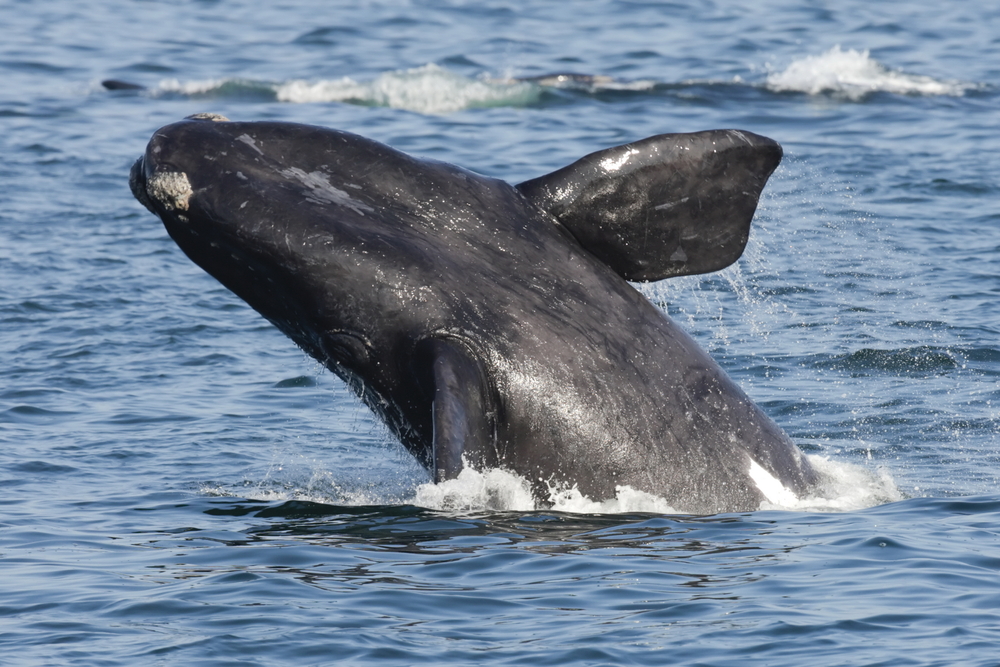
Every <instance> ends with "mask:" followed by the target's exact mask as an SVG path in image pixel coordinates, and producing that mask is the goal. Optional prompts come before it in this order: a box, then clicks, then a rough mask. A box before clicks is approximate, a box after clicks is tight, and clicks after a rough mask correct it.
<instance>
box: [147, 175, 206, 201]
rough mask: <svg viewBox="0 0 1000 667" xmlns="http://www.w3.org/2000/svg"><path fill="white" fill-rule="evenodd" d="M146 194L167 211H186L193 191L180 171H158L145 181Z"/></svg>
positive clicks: (185, 176)
mask: <svg viewBox="0 0 1000 667" xmlns="http://www.w3.org/2000/svg"><path fill="white" fill-rule="evenodd" d="M146 193H147V194H148V195H149V196H150V197H152V198H153V199H155V200H156V201H158V202H160V203H161V204H163V206H164V207H165V208H166V209H167V210H168V211H186V210H187V208H188V200H189V199H190V198H191V195H192V194H194V191H193V190H192V189H191V182H190V181H188V177H187V174H185V173H184V172H182V171H158V172H156V173H154V174H153V175H152V176H150V177H149V179H148V180H147V181H146Z"/></svg>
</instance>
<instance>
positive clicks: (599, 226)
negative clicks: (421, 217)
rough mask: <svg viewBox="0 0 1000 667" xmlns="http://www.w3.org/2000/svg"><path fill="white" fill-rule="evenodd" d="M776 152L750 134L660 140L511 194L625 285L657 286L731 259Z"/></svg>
mask: <svg viewBox="0 0 1000 667" xmlns="http://www.w3.org/2000/svg"><path fill="white" fill-rule="evenodd" d="M781 154H782V153H781V146H780V145H778V143H777V142H775V141H773V140H771V139H768V138H767V137H762V136H760V135H756V134H753V133H752V132H743V131H739V130H711V131H708V132H695V133H692V134H661V135H657V136H655V137H650V138H648V139H643V140H642V141H637V142H635V143H632V144H625V145H624V146H616V147H614V148H609V149H607V150H603V151H598V152H597V153H591V154H590V155H588V156H586V157H584V158H581V159H580V160H577V161H576V162H574V163H573V164H571V165H569V166H568V167H564V168H562V169H560V170H558V171H554V172H552V173H551V174H548V175H546V176H542V177H540V178H535V179H532V180H530V181H525V182H524V183H521V184H519V185H518V186H517V188H518V189H519V190H520V191H521V193H522V194H523V195H524V196H525V197H527V198H528V199H529V200H530V201H531V202H533V203H534V204H536V205H537V206H539V207H541V208H542V209H543V210H545V211H548V212H549V213H550V214H552V215H553V216H554V217H555V218H556V219H557V220H559V222H561V223H562V224H563V226H565V227H566V228H567V229H568V230H569V231H570V232H571V233H572V234H573V236H575V237H576V239H577V240H578V241H579V242H580V244H581V245H582V246H583V247H584V248H586V249H587V250H589V251H590V252H592V253H593V254H594V255H596V256H597V257H598V258H599V259H601V260H602V261H604V262H606V263H607V264H608V265H609V266H610V267H611V268H612V269H614V270H615V271H616V272H617V273H618V274H619V275H621V276H622V277H623V278H625V279H626V280H638V281H647V280H661V279H663V278H669V277H671V276H682V275H691V274H695V273H708V272H710V271H718V270H719V269H722V268H725V267H727V266H729V265H730V264H732V263H733V262H735V261H736V260H737V259H739V257H740V255H742V254H743V249H744V248H745V247H746V243H747V239H748V238H749V235H750V221H751V219H752V218H753V214H754V211H755V210H756V209H757V200H758V198H759V197H760V193H761V191H762V190H763V189H764V184H765V183H767V179H768V177H770V175H771V173H772V172H773V171H774V170H775V169H776V168H777V166H778V163H779V162H780V161H781Z"/></svg>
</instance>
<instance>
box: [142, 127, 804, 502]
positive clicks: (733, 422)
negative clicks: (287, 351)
mask: <svg viewBox="0 0 1000 667" xmlns="http://www.w3.org/2000/svg"><path fill="white" fill-rule="evenodd" d="M780 158H781V149H780V147H779V146H778V145H777V144H776V143H775V142H773V141H771V140H769V139H766V138H764V137H759V136H757V135H753V134H751V133H746V132H738V131H734V130H722V131H712V132H704V133H696V134H682V135H660V136H657V137H652V138H650V139H646V140H643V141H640V142H636V143H634V144H628V145H625V146H619V147H616V148H611V149H608V150H606V151H601V152H598V153H595V154H593V155H590V156H587V157H585V158H583V159H581V160H580V161H578V162H577V163H575V164H574V165H570V166H569V167H566V168H564V169H561V170H559V171H557V172H554V173H552V174H549V175H548V176H543V177H541V178H539V179H535V180H532V181H528V182H526V183H522V184H520V185H519V186H516V187H515V186H511V185H508V184H507V183H505V182H502V181H499V180H495V179H492V178H487V177H484V176H480V175H478V174H474V173H472V172H469V171H466V170H463V169H461V168H458V167H455V166H452V165H448V164H444V163H440V162H434V161H425V160H418V159H415V158H412V157H410V156H408V155H405V154H403V153H400V152H398V151H395V150H393V149H391V148H389V147H387V146H384V145H382V144H379V143H377V142H374V141H371V140H368V139H365V138H363V137H359V136H357V135H353V134H349V133H346V132H339V131H335V130H329V129H324V128H318V127H312V126H305V125H296V124H289V123H277V122H258V123H239V122H228V121H225V120H224V119H221V117H216V116H210V115H206V116H202V117H194V118H192V119H188V120H185V121H182V122H179V123H175V124H173V125H169V126H167V127H164V128H162V129H160V130H158V131H157V132H156V133H155V134H154V136H153V138H152V139H151V141H150V143H149V145H148V147H147V149H146V152H145V155H144V157H143V158H141V159H140V161H138V162H137V163H136V166H135V167H134V168H133V172H132V177H131V184H132V188H133V192H135V194H136V196H137V198H138V199H139V200H140V201H142V202H143V203H144V204H145V205H146V206H147V207H148V208H149V209H150V210H152V211H153V212H154V213H156V214H157V215H158V216H159V217H160V218H161V219H162V220H163V222H164V224H165V226H166V228H167V230H168V232H169V233H170V235H171V236H172V237H173V238H174V240H175V241H176V242H177V243H178V245H179V246H180V247H181V248H182V249H183V250H184V252H185V253H186V254H187V255H188V256H189V257H190V258H191V259H192V260H193V261H195V262H196V263H197V264H198V265H200V266H201V267H202V268H204V269H205V270H206V271H208V272H209V273H210V274H212V275H213V276H215V277H216V278H217V279H218V280H219V281H221V282H222V283H223V284H224V285H225V286H226V287H228V288H229V289H230V290H232V291H233V292H235V293H236V294H237V295H238V296H240V297H241V298H242V299H244V300H245V301H246V302H247V303H249V304H250V305H251V306H252V307H253V308H254V309H256V310H257V311H258V312H260V313H261V314H262V315H263V316H264V317H266V318H267V319H268V320H270V321H271V322H272V323H274V325H275V326H277V327H278V328H279V329H281V330H282V331H283V332H284V333H285V334H287V335H288V336H289V337H290V338H292V340H294V341H295V342H296V343H297V344H298V345H299V346H300V347H302V348H303V349H304V350H305V351H306V352H308V353H309V354H310V355H312V356H313V357H315V358H317V359H318V360H320V361H321V362H323V363H324V364H325V365H326V366H327V367H328V368H330V370H332V371H333V372H334V373H336V374H337V375H339V376H340V377H341V378H343V379H344V380H345V381H346V382H347V383H348V385H350V386H351V388H352V389H354V391H356V392H357V393H358V395H359V396H360V397H361V398H362V400H363V401H364V402H365V403H366V404H367V405H368V406H369V407H370V408H371V409H372V410H373V411H374V412H375V413H376V414H377V415H378V416H379V417H380V418H381V419H383V420H384V421H385V423H386V424H387V425H388V426H389V428H390V429H391V430H392V432H393V433H394V434H395V435H396V436H397V437H398V438H399V440H400V441H401V442H402V443H403V445H405V446H406V448H407V449H408V450H409V451H410V452H411V453H413V455H414V456H416V458H417V459H418V460H420V461H421V462H422V463H423V464H424V465H426V466H427V467H428V468H429V469H430V470H431V471H432V472H433V474H434V476H435V479H436V480H438V481H441V480H445V479H449V478H453V477H455V476H457V475H458V473H459V471H460V470H461V469H462V468H463V466H472V467H474V468H477V469H485V468H491V467H504V468H507V469H510V470H512V471H514V472H516V473H518V474H519V475H521V476H523V477H524V478H525V479H527V480H529V481H530V482H531V483H532V484H533V485H534V487H535V492H536V494H537V495H538V496H539V497H541V498H544V497H546V495H547V492H548V488H549V487H550V486H557V487H558V486H572V485H576V486H577V487H578V488H579V490H580V492H581V493H583V494H584V495H586V496H588V497H590V498H594V499H604V498H609V497H613V496H614V495H615V492H616V487H617V486H623V485H627V486H630V487H632V488H635V489H639V490H643V491H647V492H649V493H653V494H656V495H658V496H661V497H664V498H666V499H667V500H668V501H669V502H670V503H671V504H672V505H673V506H674V507H676V508H678V509H679V510H681V511H687V512H694V513H714V512H720V511H742V510H752V509H756V508H757V507H759V505H760V502H761V501H762V500H763V499H764V496H763V494H762V492H761V490H760V489H759V488H758V486H757V484H756V483H755V481H754V478H753V476H752V475H751V469H752V468H753V469H754V474H755V475H759V474H760V473H759V471H760V470H763V471H766V473H767V474H768V475H770V476H771V477H774V478H775V479H777V480H778V481H780V482H781V484H782V485H784V486H785V487H786V488H788V489H789V490H791V491H793V492H794V493H804V492H806V491H808V489H809V487H810V486H811V485H812V484H813V483H814V482H815V475H814V473H813V471H812V469H811V468H810V466H809V464H808V462H807V461H806V459H805V458H804V457H803V455H802V454H801V453H800V451H799V450H798V449H797V448H796V447H795V445H794V444H793V443H792V442H791V441H790V440H789V438H788V437H787V436H786V435H785V434H784V433H783V432H782V431H781V430H780V429H779V428H778V427H777V426H776V425H775V424H774V423H773V422H772V421H771V420H770V419H769V418H768V417H767V416H766V415H765V414H764V413H763V412H761V410H760V409H759V408H758V407H757V406H756V405H754V404H753V402H752V401H750V399H748V398H747V396H746V395H745V394H744V393H743V391H742V390H741V389H740V388H739V387H738V386H736V385H735V383H733V382H732V381H731V380H730V379H729V377H728V376H727V375H726V374H725V372H724V371H723V370H722V369H721V368H720V367H719V366H718V365H717V364H716V363H715V362H714V361H713V360H712V359H711V358H709V356H708V355H707V354H706V353H705V352H704V351H703V350H702V349H701V348H700V347H699V346H698V345H697V344H696V343H695V342H694V341H693V340H692V339H691V338H690V337H689V336H688V335H687V334H686V333H685V332H684V331H683V330H681V329H680V328H679V327H678V326H677V325H675V324H674V323H673V322H672V321H671V320H670V319H669V318H668V317H667V316H665V315H664V314H663V313H662V312H661V311H660V310H659V309H658V308H656V307H655V306H654V305H653V304H651V303H650V302H649V301H648V300H647V299H646V298H645V297H643V296H642V295H641V294H640V293H639V292H638V291H636V290H635V289H634V288H633V287H632V286H631V285H630V284H629V283H628V282H627V280H626V279H628V280H658V279H661V278H666V277H670V276H674V275H684V274H691V273H701V272H705V271H712V270H717V269H720V268H723V267H724V266H727V265H728V264H730V263H732V262H733V261H735V260H736V259H737V258H738V257H739V256H740V254H742V251H743V248H744V246H745V244H746V241H747V235H748V233H749V225H750V220H751V218H752V216H753V213H754V210H755V208H756V204H757V198H758V196H759V194H760V192H761V189H762V188H763V187H764V184H765V182H766V180H767V178H768V176H769V175H770V174H771V172H772V171H773V170H774V168H775V167H776V166H777V164H778V161H779V160H780Z"/></svg>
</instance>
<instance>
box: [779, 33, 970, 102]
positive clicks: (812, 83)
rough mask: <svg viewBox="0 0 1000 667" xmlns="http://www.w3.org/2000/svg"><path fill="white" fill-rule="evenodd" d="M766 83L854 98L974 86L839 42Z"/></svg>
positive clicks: (945, 92) (783, 88)
mask: <svg viewBox="0 0 1000 667" xmlns="http://www.w3.org/2000/svg"><path fill="white" fill-rule="evenodd" d="M765 85H766V87H767V88H768V89H770V90H772V91H775V92H786V91H794V92H802V93H808V94H810V95H819V94H822V93H827V94H834V95H841V96H844V97H847V98H849V99H852V100H858V99H861V98H862V97H864V96H866V95H868V94H871V93H875V92H885V93H896V94H900V95H954V96H961V95H963V94H964V93H965V92H966V91H967V90H969V89H970V88H973V87H974V86H973V85H972V84H968V83H962V82H958V81H941V80H938V79H934V78H932V77H929V76H921V75H916V74H907V73H905V72H900V71H896V70H891V69H889V68H888V67H886V66H885V65H883V64H882V63H880V62H878V61H877V60H875V59H873V58H872V57H871V56H870V55H869V53H868V50H867V49H865V50H863V51H856V50H854V49H848V50H846V51H844V50H842V49H841V48H840V46H839V45H838V46H835V47H833V48H832V49H830V50H829V51H827V52H826V53H823V54H821V55H818V56H806V57H805V58H801V59H798V60H795V61H794V62H792V64H790V65H789V66H788V67H787V68H785V70H784V71H781V72H774V73H771V74H769V75H768V77H767V81H766V83H765Z"/></svg>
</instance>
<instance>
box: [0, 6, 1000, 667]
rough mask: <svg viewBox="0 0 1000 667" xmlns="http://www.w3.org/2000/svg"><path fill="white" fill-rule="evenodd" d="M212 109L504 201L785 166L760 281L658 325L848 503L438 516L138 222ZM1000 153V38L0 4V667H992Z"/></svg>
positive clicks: (621, 501)
mask: <svg viewBox="0 0 1000 667" xmlns="http://www.w3.org/2000/svg"><path fill="white" fill-rule="evenodd" d="M559 74H563V75H565V74H574V75H587V76H585V77H580V76H562V77H560V76H555V75H559ZM105 79H117V80H121V81H126V82H130V83H134V84H137V85H140V86H142V87H143V88H142V89H125V90H107V89H105V88H104V87H103V86H102V85H101V82H102V80H105ZM204 111H209V112H215V113H221V114H224V115H226V116H228V117H229V118H232V119H234V120H259V119H277V120H286V121H297V122H304V123H312V124H317V125H324V126H329V127H334V128H339V129H343V130H349V131H352V132H356V133H359V134H362V135H365V136H368V137H371V138H374V139H377V140H379V141H383V142H385V143H388V144H390V145H391V146H393V147H395V148H398V149H401V150H404V151H407V152H409V153H411V154H414V155H417V156H422V157H430V158H435V159H440V160H445V161H448V162H453V163H456V164H459V165H462V166H464V167H467V168H470V169H473V170H475V171H478V172H480V173H483V174H487V175H490V176H495V177H499V178H503V179H506V180H508V181H510V182H519V181H521V180H524V179H527V178H532V177H535V176H539V175H542V174H545V173H548V172H550V171H552V170H554V169H557V168H559V167H562V166H564V165H566V164H568V163H570V162H572V161H574V160H576V159H577V158H579V157H581V156H583V155H584V154H587V153H590V152H592V151H595V150H598V149H601V148H606V147H609V146H612V145H616V144H620V143H624V142H628V141H633V140H637V139H641V138H644V137H646V136H649V135H653V134H659V133H664V132H686V131H696V130H703V129H712V128H741V129H746V130H751V131H753V132H757V133H759V134H763V135H766V136H769V137H772V138H774V139H776V140H778V141H779V142H781V144H782V145H783V146H784V149H785V159H784V161H783V163H782V166H781V167H780V168H779V169H778V171H777V172H776V173H775V175H774V177H773V178H772V180H771V182H770V183H769V185H768V187H767V188H766V190H765V194H764V197H763V199H762V201H761V205H760V208H759V210H758V213H757V217H756V220H755V225H754V229H753V233H752V237H751V241H750V245H749V247H748V249H747V252H746V254H745V255H744V257H743V258H742V259H741V260H740V262H739V263H738V264H737V265H735V266H733V267H731V268H729V269H726V270H725V271H723V272H721V273H717V274H712V275H707V276H698V277H689V278H683V279H676V280H668V281H663V282H661V283H656V284H650V285H643V286H641V287H640V289H642V290H643V291H644V292H645V293H646V294H647V295H648V296H649V297H650V298H651V299H652V300H654V301H655V302H656V303H657V304H659V305H660V306H661V307H662V308H664V309H665V310H666V311H667V312H668V313H669V314H670V315H671V316H672V317H674V318H675V319H676V320H677V321H678V322H679V323H681V324H682V325H683V326H684V327H685V328H686V329H687V330H688V331H690V332H691V333H692V334H693V335H694V336H695V337H696V338H697V339H698V340H699V341H700V342H701V344H702V345H703V346H704V347H705V348H706V349H707V350H709V352H710V353H711V354H712V355H713V356H714V357H715V358H716V359H718V360H719V361H720V363H721V364H722V365H723V366H724V367H725V368H726V369H727V370H728V372H729V373H730V374H731V375H732V376H733V377H734V379H735V380H736V381H737V382H738V383H740V384H741V385H742V386H743V387H744V388H745V389H746V391H747V392H748V393H749V394H750V395H751V396H752V397H753V398H754V399H755V400H756V401H757V402H758V403H759V404H760V405H761V406H762V408H763V409H764V410H765V411H766V412H768V413H769V414H770V415H771V416H772V417H773V418H774V419H775V420H776V421H777V422H778V423H779V424H780V425H781V426H782V427H783V428H784V429H785V430H786V431H787V432H788V433H789V435H790V436H791V437H792V438H793V439H794V440H795V441H796V443H798V444H799V446H800V447H801V448H802V449H803V450H804V451H805V452H807V453H808V455H809V456H810V457H811V458H812V460H813V462H814V463H815V465H817V466H819V467H821V468H822V469H823V470H824V471H826V473H827V475H828V477H829V479H830V480H832V481H831V483H830V484H829V485H828V486H827V488H824V489H822V492H821V493H818V494H817V496H816V497H814V498H801V499H791V500H788V502H785V503H783V504H779V505H771V504H769V505H766V506H763V507H762V508H761V509H760V510H759V511H755V512H749V513H744V514H729V515H717V516H693V515H689V514H685V513H684V508H683V507H669V506H667V505H666V503H665V502H664V501H663V500H662V499H658V498H655V497H649V496H645V495H643V494H629V493H625V492H623V493H621V494H619V497H617V498H615V499H613V500H604V501H601V500H600V499H589V498H585V497H582V496H580V494H579V493H576V494H574V493H572V492H571V490H570V491H566V492H564V493H562V494H559V495H558V496H557V497H553V498H551V499H550V502H547V503H542V504H539V505H538V506H536V505H535V503H534V502H533V501H531V500H530V498H526V497H525V496H524V494H523V493H521V492H520V486H519V483H518V480H517V479H514V478H512V477H511V476H510V475H505V474H504V473H502V472H500V471H494V472H490V473H487V474H483V475H467V476H466V477H465V478H463V479H461V480H459V481H456V482H452V483H449V485H447V486H445V487H435V486H433V485H431V484H429V483H428V482H429V479H428V475H427V473H426V472H425V471H424V470H423V469H421V468H420V467H419V466H418V465H417V464H416V463H415V462H414V461H413V460H412V459H411V458H410V457H409V456H408V455H407V454H406V453H405V452H404V451H403V449H402V447H401V446H400V445H398V444H397V443H395V442H394V441H393V440H392V438H391V437H390V436H389V435H388V433H387V431H386V429H385V428H384V427H383V426H382V425H380V424H379V423H377V422H376V421H375V420H374V419H373V417H372V416H371V415H370V414H369V412H368V411H367V410H366V409H365V408H364V407H362V406H360V405H359V404H358V402H357V401H356V400H355V399H354V398H353V397H352V396H351V395H350V394H349V393H348V391H347V390H346V389H345V387H344V386H343V384H342V383H341V382H340V381H339V380H338V379H337V378H335V377H334V376H332V375H331V374H329V373H328V372H326V371H324V370H323V369H322V368H321V367H320V366H319V364H318V363H316V362H314V361H313V360H311V359H310V358H308V357H306V356H305V355H304V354H303V353H302V352H301V351H299V350H298V349H297V348H296V347H295V346H294V345H293V344H292V343H291V342H290V341H289V340H288V339H286V338H285V337H284V336H283V335H281V334H280V333H279V332H277V331H276V330H275V329H274V328H273V327H271V326H270V325H269V324H268V323H267V322H266V321H264V320H263V319H262V318H260V317H259V316H257V315H256V314H255V313H254V312H253V311H251V310H250V309H249V308H248V307H247V306H246V305H245V304H244V303H243V302H242V301H240V300H239V299H237V298H236V297H235V296H233V295H232V294H230V293H229V292H228V291H227V290H225V289H224V288H222V287H221V286H220V285H219V284H218V283H216V282H215V281H214V280H213V279H212V278H210V277H209V276H208V275H206V274H205V273H203V272H202V271H201V270H200V269H198V268H197V267H196V266H195V265H194V264H192V263H191V262H190V261H189V260H188V259H187V258H186V257H184V256H183V254H182V253H181V251H180V250H179V249H178V248H177V247H176V246H175V245H174V243H173V242H172V241H171V240H170V239H169V238H168V236H167V234H166V232H165V231H164V229H163V227H162V225H161V224H160V222H159V221H158V220H157V219H156V218H155V217H153V216H152V215H150V214H149V213H148V212H147V211H146V210H145V209H144V208H143V207H142V206H141V205H140V204H139V203H138V202H136V201H135V200H134V199H133V198H132V196H131V194H130V192H129V188H128V183H127V178H128V170H129V167H130V165H131V164H132V162H133V161H134V160H135V159H136V158H137V157H138V156H139V155H140V154H141V153H142V151H143V150H144V147H145V144H146V142H147V141H148V139H149V137H150V135H151V134H152V133H153V131H154V130H156V129H157V128H158V127H160V126H162V125H165V124H167V123H170V122H173V121H176V120H178V119H180V118H182V117H184V116H187V115H189V114H193V113H197V112H204ZM998 129H1000V10H998V9H997V7H996V5H995V4H993V3H975V2H966V3H946V2H931V1H929V0H926V1H918V0H904V1H902V2H893V3H888V2H886V3H875V2H867V1H866V2H861V1H858V0H843V1H840V2H822V1H815V2H795V1H791V0H753V1H750V0H743V1H735V0H734V1H733V2H725V1H719V2H712V1H699V2H694V1H693V0H678V1H675V2H627V1H613V0H593V1H588V2H579V3H567V2H556V1H553V0H541V1H533V2H531V3H508V2H499V1H490V0H488V1H485V2H461V1H455V2H443V1H442V2H437V1H423V2H417V1H414V2H404V1H398V2H351V3H347V2H305V1H302V2H298V1H295V0H289V1H286V2H277V3H255V2H249V1H246V0H244V1H242V2H226V1H207V0H205V1H183V0H181V1H177V2H157V1H142V2H140V1H134V2H129V1H125V0H110V1H105V2H88V1H87V0H84V1H83V2H67V1H65V0H53V1H50V2H34V1H23V2H21V1H15V0H0V358H2V360H3V361H2V363H0V665H4V666H6V665H109V666H110V665H114V666H117V665H123V666H124V665H128V666H131V665H186V666H187V665H327V664H350V665H416V664H428V665H442V664H449V665H484V664H490V665H493V664H496V665H533V666H537V665H691V666H693V665H734V664H739V665H769V666H782V665H789V666H791V665H795V666H796V667H800V666H802V665H824V666H825V665H851V666H859V665H894V666H896V665H915V666H916V665H919V666H930V665H941V666H945V665H947V666H954V665H961V666H966V665H974V666H986V665H1000V386H998V381H1000V132H998Z"/></svg>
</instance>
